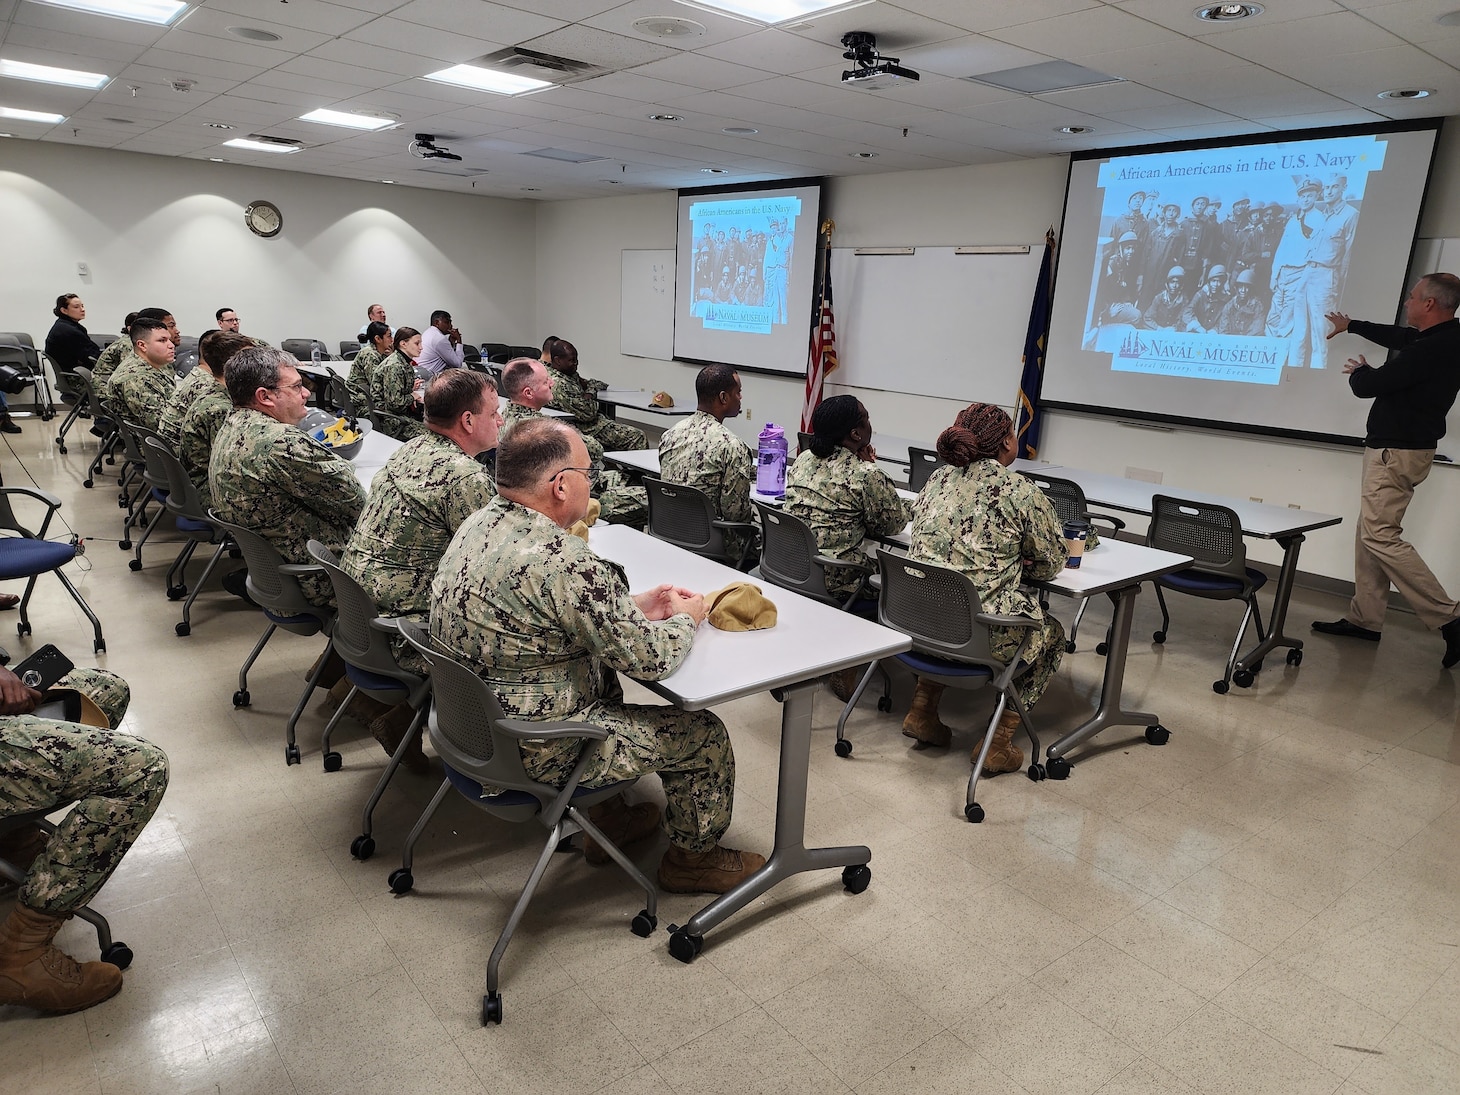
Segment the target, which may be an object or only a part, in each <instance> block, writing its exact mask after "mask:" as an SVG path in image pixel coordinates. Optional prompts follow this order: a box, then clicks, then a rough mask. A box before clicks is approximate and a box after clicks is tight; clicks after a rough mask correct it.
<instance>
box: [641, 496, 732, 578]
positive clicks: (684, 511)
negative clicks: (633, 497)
mask: <svg viewBox="0 0 1460 1095" xmlns="http://www.w3.org/2000/svg"><path fill="white" fill-rule="evenodd" d="M644 490H645V491H646V492H647V493H648V496H649V530H648V531H649V535H650V536H654V537H657V538H658V539H660V540H665V541H667V542H668V543H671V544H673V545H674V546H675V547H681V548H684V550H685V551H692V552H694V553H695V554H696V555H713V556H715V557H716V558H720V557H723V556H724V554H725V538H724V537H723V536H722V535H721V534H720V530H719V529H717V528H716V527H715V508H714V507H713V506H711V505H710V499H709V497H708V496H707V495H706V494H705V492H704V491H701V490H696V489H695V488H694V487H686V486H684V485H682V484H680V483H666V482H664V481H663V480H662V479H655V478H653V477H651V476H648V475H646V476H644Z"/></svg>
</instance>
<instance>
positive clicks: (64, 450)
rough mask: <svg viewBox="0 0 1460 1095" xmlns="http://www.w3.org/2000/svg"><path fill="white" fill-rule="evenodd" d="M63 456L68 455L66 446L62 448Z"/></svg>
mask: <svg viewBox="0 0 1460 1095" xmlns="http://www.w3.org/2000/svg"><path fill="white" fill-rule="evenodd" d="M61 455H62V456H65V455H66V446H65V445H62V446H61Z"/></svg>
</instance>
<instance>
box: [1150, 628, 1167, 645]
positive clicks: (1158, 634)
mask: <svg viewBox="0 0 1460 1095" xmlns="http://www.w3.org/2000/svg"><path fill="white" fill-rule="evenodd" d="M1165 641H1166V632H1164V631H1153V632H1151V642H1153V643H1156V644H1157V645H1158V646H1159V645H1160V644H1161V643H1164V642H1165Z"/></svg>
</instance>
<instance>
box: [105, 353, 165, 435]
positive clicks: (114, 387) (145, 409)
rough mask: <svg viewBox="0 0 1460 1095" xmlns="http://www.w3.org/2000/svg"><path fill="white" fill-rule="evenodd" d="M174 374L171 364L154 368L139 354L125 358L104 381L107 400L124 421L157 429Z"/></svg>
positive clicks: (153, 429)
mask: <svg viewBox="0 0 1460 1095" xmlns="http://www.w3.org/2000/svg"><path fill="white" fill-rule="evenodd" d="M176 387H177V376H176V374H174V373H173V371H172V368H171V366H168V365H164V366H163V367H162V368H160V369H155V368H153V367H152V366H151V365H149V364H147V362H145V361H143V360H142V359H141V358H140V357H138V358H134V359H133V360H131V361H124V362H122V364H121V367H120V368H118V369H117V371H116V372H114V373H113V374H112V378H111V380H109V381H107V390H106V401H107V403H108V405H110V406H111V408H112V409H113V410H114V411H116V413H117V414H119V415H121V416H122V419H123V420H124V421H126V422H131V423H133V424H134V425H137V426H146V427H147V428H148V429H149V430H152V431H154V432H156V430H157V426H158V423H159V422H160V421H161V419H162V409H163V408H164V407H165V406H167V401H168V400H169V399H171V398H172V393H173V391H174V389H175V388H176Z"/></svg>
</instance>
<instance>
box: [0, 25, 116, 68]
mask: <svg viewBox="0 0 1460 1095" xmlns="http://www.w3.org/2000/svg"><path fill="white" fill-rule="evenodd" d="M93 29H96V28H93ZM4 41H5V53H6V56H15V57H26V56H27V55H28V54H29V52H30V51H32V50H34V51H35V52H36V53H38V54H39V53H45V54H48V55H51V56H55V57H74V58H75V59H76V60H77V61H85V62H87V63H88V64H92V63H94V64H98V65H108V64H110V65H115V63H116V62H121V63H124V64H130V63H131V62H133V61H135V60H136V59H137V58H138V57H140V56H141V55H142V53H143V50H144V48H145V47H143V46H140V45H138V44H137V43H135V42H124V41H121V40H119V39H115V38H106V37H104V36H100V35H97V36H90V35H84V34H67V33H65V32H64V31H59V30H47V29H44V28H42V27H29V26H25V25H23V24H20V23H12V24H11V25H10V26H9V28H8V29H7V30H6V32H5V37H4ZM12 47H21V48H20V49H12ZM72 67H76V66H74V65H73V66H72ZM98 71H100V70H98Z"/></svg>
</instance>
